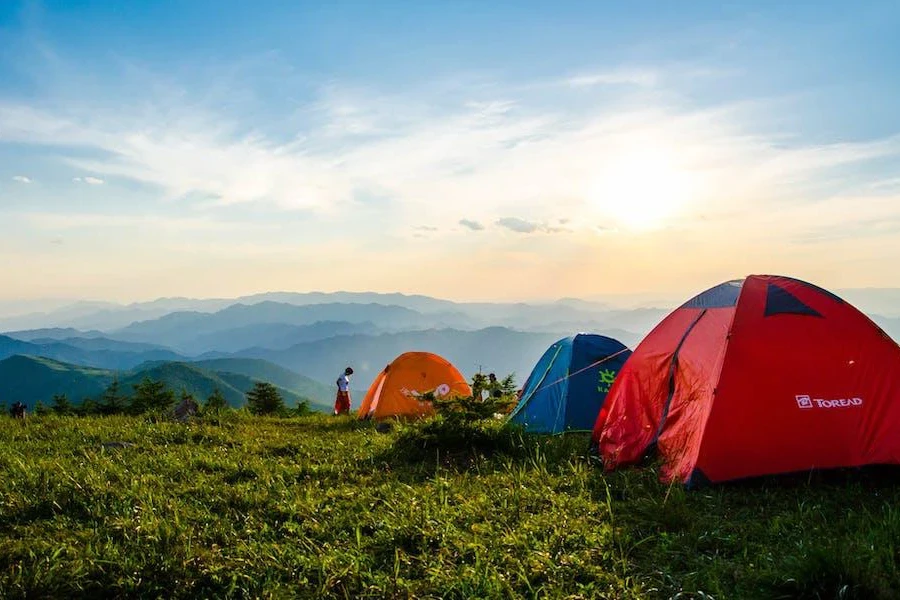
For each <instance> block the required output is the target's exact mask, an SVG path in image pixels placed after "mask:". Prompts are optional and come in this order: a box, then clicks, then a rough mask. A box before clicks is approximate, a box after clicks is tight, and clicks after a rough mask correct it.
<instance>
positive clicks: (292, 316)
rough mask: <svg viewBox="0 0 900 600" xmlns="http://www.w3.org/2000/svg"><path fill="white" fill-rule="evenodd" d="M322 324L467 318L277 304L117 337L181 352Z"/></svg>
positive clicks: (188, 317) (405, 324)
mask: <svg viewBox="0 0 900 600" xmlns="http://www.w3.org/2000/svg"><path fill="white" fill-rule="evenodd" d="M322 321H343V322H347V323H357V324H362V323H375V324H377V325H378V327H379V328H381V329H385V330H402V329H409V328H417V327H432V326H435V323H439V324H440V323H454V324H457V325H459V324H463V322H465V321H466V318H465V316H464V315H454V314H447V315H439V316H435V315H429V316H425V315H422V314H420V313H418V312H416V311H414V310H410V309H408V308H403V307H399V306H386V305H382V304H337V303H332V304H315V305H310V306H294V305H291V304H282V303H277V302H261V303H259V304H252V305H245V304H236V305H234V306H229V307H228V308H226V309H223V310H221V311H218V312H216V313H213V314H207V313H199V312H176V313H172V314H169V315H166V316H164V317H161V318H159V319H154V320H151V321H142V322H138V323H133V324H131V325H129V326H128V327H125V328H123V329H121V330H119V331H116V332H115V337H116V338H117V339H123V340H129V341H137V342H148V343H155V344H162V345H165V346H169V347H173V348H176V349H180V348H183V347H185V346H188V345H190V344H191V343H192V342H193V341H194V340H195V339H197V338H198V337H201V336H208V335H210V334H216V333H219V332H223V331H227V330H234V329H240V328H245V327H248V326H258V325H263V324H279V325H289V326H303V325H307V326H308V325H313V324H315V323H318V322H322Z"/></svg>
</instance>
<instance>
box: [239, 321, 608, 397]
mask: <svg viewBox="0 0 900 600" xmlns="http://www.w3.org/2000/svg"><path fill="white" fill-rule="evenodd" d="M598 333H602V332H598ZM565 335H569V333H529V332H521V331H513V330H511V329H508V328H503V327H489V328H487V329H481V330H478V331H459V330H429V331H413V332H403V333H392V334H382V335H375V336H367V335H352V336H339V337H335V338H331V339H328V340H321V341H317V342H309V343H304V344H298V345H296V346H293V347H291V348H289V349H287V350H260V349H253V350H248V351H246V352H242V353H240V354H241V355H242V356H248V357H251V356H252V357H255V358H263V359H265V360H268V361H271V362H273V363H276V364H279V365H281V366H283V367H286V368H288V369H291V370H292V371H296V372H298V373H303V374H304V375H306V376H308V377H311V378H313V379H319V380H323V381H330V380H331V379H333V378H334V377H336V376H337V373H339V372H340V370H341V369H343V368H344V367H345V366H346V365H350V366H352V367H353V368H354V370H355V371H356V381H355V382H354V383H356V385H357V386H359V387H361V388H367V387H368V386H369V384H370V383H371V381H372V379H373V378H374V377H375V375H376V374H377V373H379V372H380V371H381V369H383V368H384V366H385V365H386V364H388V363H389V362H390V361H392V360H393V359H394V358H396V357H397V356H398V355H400V354H402V353H403V352H407V351H413V350H419V351H428V352H435V353H437V354H440V355H441V356H444V357H445V358H447V359H448V360H450V361H451V362H453V363H454V364H455V365H456V367H457V368H458V369H459V370H460V371H461V372H462V373H463V374H464V375H465V376H466V377H471V376H472V375H473V374H474V373H475V372H477V371H478V369H479V367H481V368H483V369H484V370H485V371H494V372H496V373H497V374H498V375H506V374H507V373H512V372H514V373H515V374H516V378H517V381H518V382H519V383H521V382H522V381H523V380H524V378H525V377H527V376H528V374H529V373H530V372H531V369H532V368H533V366H534V364H535V363H536V362H537V360H538V359H539V358H540V357H541V355H542V354H543V353H544V351H545V350H546V349H547V347H548V346H549V345H550V344H552V343H553V342H555V341H556V340H558V339H559V338H561V337H564V336H565Z"/></svg>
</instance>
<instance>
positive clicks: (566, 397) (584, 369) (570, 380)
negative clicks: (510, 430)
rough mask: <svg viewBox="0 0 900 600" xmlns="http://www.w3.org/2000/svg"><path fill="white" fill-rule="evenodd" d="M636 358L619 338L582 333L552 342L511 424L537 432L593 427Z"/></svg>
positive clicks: (589, 429) (584, 429) (531, 377)
mask: <svg viewBox="0 0 900 600" xmlns="http://www.w3.org/2000/svg"><path fill="white" fill-rule="evenodd" d="M629 356H631V350H629V349H628V348H626V347H625V346H624V345H623V344H622V343H621V342H619V341H618V340H614V339H612V338H608V337H604V336H602V335H593V334H587V333H579V334H578V335H575V336H571V337H567V338H563V339H561V340H559V341H558V342H556V343H555V344H553V345H552V346H550V348H548V349H547V351H546V352H544V355H543V356H542V357H541V359H540V360H539V361H538V363H537V365H535V367H534V370H532V371H531V375H529V376H528V379H527V380H526V381H525V385H524V387H523V388H522V397H521V398H520V399H519V404H518V405H517V406H516V408H515V410H513V412H512V414H510V416H509V422H510V423H513V424H516V425H522V426H523V427H525V429H526V430H527V431H530V432H533V433H563V432H565V431H591V430H593V428H594V423H595V421H596V420H597V415H598V414H599V413H600V409H601V408H602V407H603V402H604V400H606V393H607V392H609V388H610V387H611V386H612V382H613V379H615V376H616V374H618V372H619V370H620V369H621V368H622V365H624V364H625V361H626V360H628V357H629Z"/></svg>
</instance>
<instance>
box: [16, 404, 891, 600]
mask: <svg viewBox="0 0 900 600" xmlns="http://www.w3.org/2000/svg"><path fill="white" fill-rule="evenodd" d="M422 432H423V430H422V429H421V428H418V429H411V428H400V430H399V431H397V430H395V431H392V432H390V433H386V434H382V433H377V432H376V431H375V430H374V428H373V426H372V425H371V424H366V423H358V422H356V421H353V420H351V419H345V418H338V419H335V418H331V417H326V416H323V415H315V416H310V417H303V418H294V419H267V418H252V417H248V416H245V415H242V414H239V413H230V414H228V415H227V416H225V417H222V418H221V419H214V420H212V421H210V422H206V423H197V424H191V425H178V424H174V423H153V422H151V421H150V420H145V419H139V418H131V417H106V418H99V417H98V418H81V419H79V418H63V417H41V418H31V419H29V421H28V422H27V423H26V424H24V425H23V424H21V423H19V422H15V421H13V420H11V419H8V418H2V419H0V597H3V598H23V597H67V598H94V597H100V596H105V597H108V596H119V597H121V596H128V597H172V598H194V597H233V598H246V597H277V598H281V597H308V598H314V597H334V598H347V597H419V598H421V597H434V598H437V597H442V598H470V597H488V598H511V597H552V598H556V597H575V598H594V597H608V598H669V597H673V596H676V595H678V597H679V598H709V597H714V598H717V599H720V598H796V597H800V598H834V597H842V598H891V597H896V596H895V595H894V593H893V592H892V590H897V589H900V571H898V563H897V560H898V554H897V553H898V550H897V548H898V547H900V546H898V542H900V508H898V507H900V503H898V502H900V486H897V485H896V484H894V483H892V482H891V481H890V479H889V478H885V477H884V476H883V474H879V473H868V472H867V473H852V474H846V473H845V474H832V475H830V476H815V477H804V478H793V479H789V480H784V479H780V480H776V481H758V482H753V483H750V484H742V485H732V486H721V487H716V488H712V489H707V490H701V491H694V492H685V491H684V490H683V489H681V488H679V487H672V488H667V487H665V486H662V485H660V484H658V483H657V481H656V479H655V475H654V473H653V471H652V470H646V471H637V470H632V471H625V472H621V473H615V474H612V475H606V476H604V475H603V473H602V472H601V470H600V469H598V468H597V467H596V465H595V464H594V463H593V461H592V460H591V459H589V458H588V457H586V456H585V452H584V450H585V446H586V440H585V439H584V438H582V437H565V438H551V439H548V438H544V439H528V438H522V437H521V436H520V435H518V434H517V433H514V432H513V433H508V432H505V431H501V430H499V429H498V428H496V427H493V426H487V427H485V428H481V429H479V430H477V431H474V430H473V432H464V433H462V434H460V435H458V436H453V435H449V436H447V435H445V436H444V437H443V438H442V437H441V436H440V435H438V436H434V435H431V436H430V437H429V435H426V433H422ZM109 442H128V443H130V444H133V445H128V444H117V445H115V446H112V447H110V446H108V445H106V444H107V443H109Z"/></svg>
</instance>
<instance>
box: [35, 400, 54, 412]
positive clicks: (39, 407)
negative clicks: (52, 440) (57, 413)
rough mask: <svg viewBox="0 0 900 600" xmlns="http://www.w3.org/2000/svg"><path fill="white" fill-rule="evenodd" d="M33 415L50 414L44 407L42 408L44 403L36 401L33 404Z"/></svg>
mask: <svg viewBox="0 0 900 600" xmlns="http://www.w3.org/2000/svg"><path fill="white" fill-rule="evenodd" d="M34 414H35V415H40V416H44V415H49V414H50V409H49V408H47V407H46V406H44V403H43V402H41V401H40V400H38V401H37V402H35V404H34Z"/></svg>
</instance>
